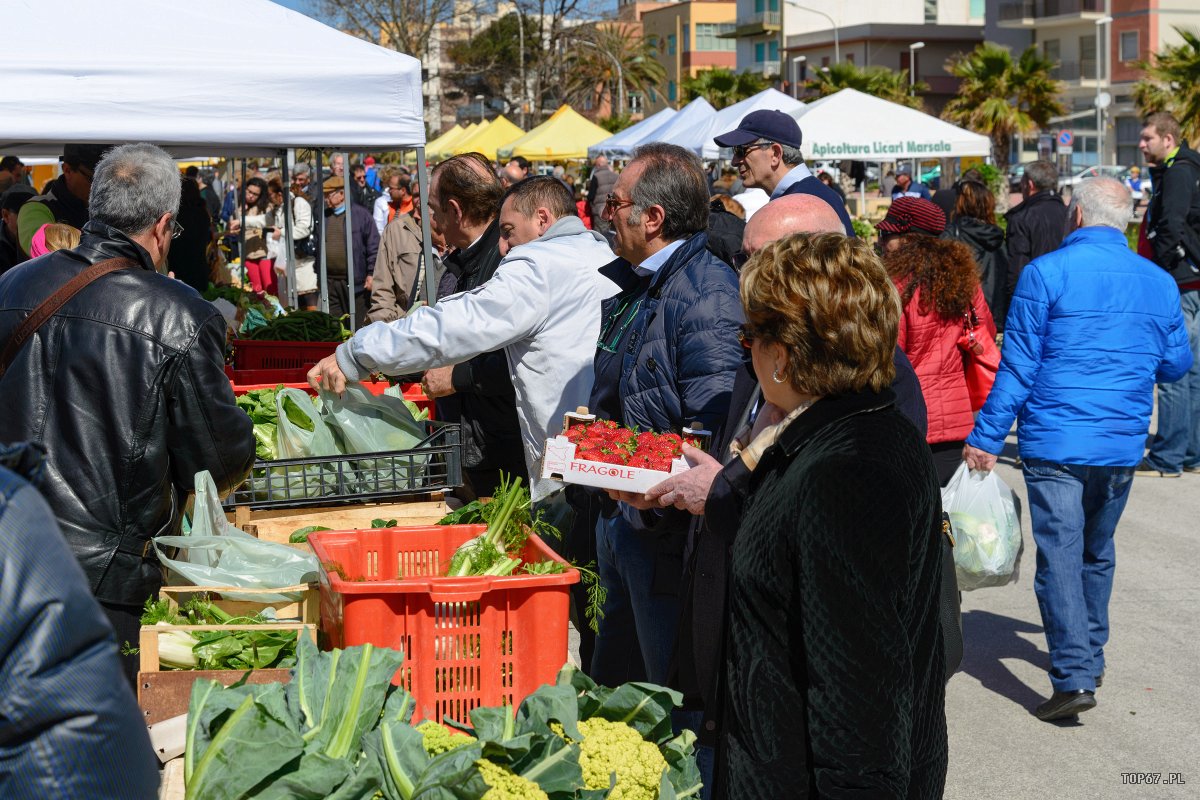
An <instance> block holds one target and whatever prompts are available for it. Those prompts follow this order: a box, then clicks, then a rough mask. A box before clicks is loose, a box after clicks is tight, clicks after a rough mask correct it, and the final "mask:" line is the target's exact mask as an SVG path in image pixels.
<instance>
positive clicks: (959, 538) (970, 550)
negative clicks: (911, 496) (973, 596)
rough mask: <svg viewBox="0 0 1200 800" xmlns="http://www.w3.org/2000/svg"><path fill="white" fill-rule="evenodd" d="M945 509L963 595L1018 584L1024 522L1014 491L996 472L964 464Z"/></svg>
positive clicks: (954, 479) (945, 497)
mask: <svg viewBox="0 0 1200 800" xmlns="http://www.w3.org/2000/svg"><path fill="white" fill-rule="evenodd" d="M942 508H943V509H944V510H945V511H946V513H947V514H949V515H950V524H951V526H952V527H953V529H954V540H955V543H954V566H955V571H956V573H957V575H958V585H959V588H960V589H962V590H963V591H971V590H973V589H982V588H984V587H985V586H1004V585H1005V584H1007V583H1011V582H1013V581H1015V580H1016V578H1017V568H1018V565H1019V562H1020V557H1021V521H1020V519H1019V518H1018V516H1017V505H1016V501H1015V499H1014V497H1013V493H1012V490H1011V489H1009V488H1008V486H1006V485H1005V483H1004V481H1002V480H1000V478H999V476H997V475H996V473H995V472H994V471H992V472H974V471H971V470H970V469H969V468H968V467H967V465H966V463H965V462H964V463H963V464H960V465H959V467H958V470H957V471H956V472H955V473H954V476H953V477H951V478H950V482H949V483H948V484H946V488H945V489H942Z"/></svg>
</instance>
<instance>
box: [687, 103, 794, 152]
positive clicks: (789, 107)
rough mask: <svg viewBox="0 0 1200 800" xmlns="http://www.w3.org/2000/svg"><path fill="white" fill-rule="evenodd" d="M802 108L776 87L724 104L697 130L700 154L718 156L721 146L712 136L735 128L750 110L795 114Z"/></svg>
mask: <svg viewBox="0 0 1200 800" xmlns="http://www.w3.org/2000/svg"><path fill="white" fill-rule="evenodd" d="M803 108H804V103H801V102H800V101H799V100H796V99H794V98H792V97H788V96H787V95H786V94H784V93H783V92H781V91H779V90H778V89H764V90H762V91H761V92H759V93H758V94H756V95H754V96H753V97H747V98H746V99H745V100H742V101H740V102H737V103H734V104H733V105H731V106H726V107H725V108H722V109H721V110H720V111H718V112H717V115H716V116H715V117H713V119H712V122H711V123H710V124H709V127H708V129H707V130H705V131H698V132H697V134H698V136H699V137H701V138H703V147H702V149H701V150H700V155H701V156H702V157H704V158H718V157H720V155H721V148H719V147H717V143H716V142H714V141H713V138H714V137H716V136H720V135H721V134H722V133H726V132H728V131H731V130H733V129H734V128H736V127H737V126H738V125H740V124H741V122H742V118H743V117H745V116H746V115H747V114H749V113H750V112H751V111H764V110H765V111H782V112H784V113H785V114H796V113H798V112H800V111H801V110H802V109H803ZM726 152H728V150H727V151H726Z"/></svg>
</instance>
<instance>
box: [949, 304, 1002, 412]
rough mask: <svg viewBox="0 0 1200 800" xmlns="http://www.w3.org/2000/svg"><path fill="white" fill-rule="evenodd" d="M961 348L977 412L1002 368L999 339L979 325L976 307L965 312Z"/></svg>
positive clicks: (960, 341) (972, 402) (959, 344)
mask: <svg viewBox="0 0 1200 800" xmlns="http://www.w3.org/2000/svg"><path fill="white" fill-rule="evenodd" d="M958 348H959V349H960V350H962V359H963V371H964V372H965V374H966V378H967V393H968V394H969V395H970V396H971V410H972V411H978V410H979V409H981V408H983V404H984V403H985V402H987V396H988V393H989V392H991V391H992V384H993V383H995V382H996V372H997V371H999V369H1000V348H998V347H996V340H995V339H993V338H992V337H991V336H989V335H988V332H987V329H986V328H984V327H983V326H981V325H980V324H979V317H977V316H976V315H975V307H974V306H972V307H971V308H970V309H968V310H967V311H965V312H964V313H963V331H962V335H960V336H959V337H958Z"/></svg>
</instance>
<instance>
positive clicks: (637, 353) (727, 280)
mask: <svg viewBox="0 0 1200 800" xmlns="http://www.w3.org/2000/svg"><path fill="white" fill-rule="evenodd" d="M708 214H709V207H708V191H707V182H706V180H705V176H704V169H703V167H702V166H701V164H700V160H699V159H698V158H697V157H696V156H695V155H693V154H692V153H690V152H688V151H687V150H684V149H683V148H681V147H677V146H675V145H669V144H651V145H646V146H644V147H641V148H639V149H638V151H637V152H636V154H635V156H634V158H633V160H632V161H631V162H630V163H629V166H627V167H626V168H625V170H624V171H623V172H622V173H621V174H620V177H618V179H617V182H616V184H615V185H614V187H613V191H612V193H610V194H609V195H608V198H607V203H606V204H605V207H604V218H605V219H606V220H608V221H609V223H610V224H611V225H612V229H613V233H614V236H615V240H616V247H615V250H616V252H617V254H618V255H619V256H621V260H619V261H616V262H614V263H612V264H610V265H608V266H607V267H604V268H603V269H602V270H601V272H602V273H604V274H605V275H607V277H609V278H610V279H612V280H613V281H614V282H615V283H617V284H618V285H619V286H621V288H622V291H621V292H620V293H619V294H617V295H616V296H614V297H612V298H610V299H608V300H606V301H605V302H604V305H603V307H602V310H601V314H600V319H601V328H600V340H599V342H598V350H597V352H596V380H595V384H594V387H593V389H592V396H591V401H590V407H591V409H592V411H593V413H595V414H597V415H598V416H600V417H601V418H605V419H613V420H617V421H618V422H620V423H621V424H622V425H625V426H627V427H635V426H636V427H637V428H638V429H639V430H654V431H658V432H660V433H661V432H667V431H674V432H675V433H679V432H680V430H681V429H682V428H683V427H684V426H690V425H692V424H693V423H695V422H699V423H702V424H703V425H704V427H705V428H706V429H708V430H710V431H717V430H718V429H719V428H720V427H721V426H722V425H723V424H724V422H725V418H726V416H727V415H728V411H729V400H730V395H731V392H732V389H733V381H734V376H735V374H736V373H737V370H738V369H739V368H740V367H741V366H742V363H743V361H744V359H745V358H746V354H745V351H744V350H743V349H742V347H741V345H740V343H739V342H738V328H739V326H740V325H741V324H742V322H744V321H745V320H744V317H743V315H742V306H741V300H740V298H739V295H738V278H737V274H736V273H735V272H734V271H733V269H732V268H731V267H730V266H729V265H727V264H725V263H724V262H723V261H721V260H720V259H718V258H717V257H716V256H714V255H712V254H711V253H709V252H708V250H707V249H705V246H706V244H707V241H708V239H707V236H706V234H705V232H704V231H705V228H706V226H707V224H708ZM616 496H617V495H614V497H616ZM640 496H641V495H638V497H640ZM689 521H690V517H689V515H688V514H687V513H686V512H682V511H677V510H675V509H667V510H661V511H660V510H655V511H645V512H642V511H638V510H637V509H635V508H633V507H632V506H630V505H628V504H626V503H608V502H606V508H605V509H604V512H603V514H602V516H601V519H600V521H599V524H598V526H597V532H596V545H597V549H598V558H597V562H598V564H599V569H598V571H599V573H600V581H601V584H602V585H603V586H604V587H605V588H607V589H608V599H607V601H606V602H605V606H604V619H603V620H602V622H601V627H600V633H599V636H598V638H597V641H596V651H595V655H594V657H593V659H592V664H591V672H590V673H589V674H591V676H592V677H593V678H595V679H596V680H597V681H599V682H600V683H601V684H604V685H607V686H616V685H618V684H620V683H624V682H625V681H630V680H650V681H653V682H655V683H666V681H667V677H668V670H669V667H670V662H671V654H672V651H673V648H674V646H675V635H676V631H677V629H678V625H679V592H680V582H681V577H682V574H683V548H684V543H685V541H686V538H687V530H688V525H689Z"/></svg>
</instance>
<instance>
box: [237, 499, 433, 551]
mask: <svg viewBox="0 0 1200 800" xmlns="http://www.w3.org/2000/svg"><path fill="white" fill-rule="evenodd" d="M449 513H450V508H449V507H448V506H447V505H446V501H445V500H444V499H443V498H442V496H441V495H437V496H435V498H434V499H432V500H422V501H416V502H409V503H379V504H366V505H358V506H322V507H320V508H277V509H270V508H268V509H261V510H257V511H255V510H251V509H250V508H247V507H245V506H238V507H237V508H235V509H234V510H233V511H231V512H229V513H227V514H226V517H227V518H228V519H229V521H230V522H232V523H233V524H234V525H236V526H238V527H239V528H241V529H242V530H244V531H246V532H247V533H250V534H253V535H255V536H257V537H258V538H260V539H262V540H264V541H268V542H278V543H282V544H288V538H289V537H290V536H291V535H292V533H293V532H294V531H297V530H299V529H300V528H307V527H309V526H310V525H323V526H324V527H326V528H329V529H331V530H335V531H345V530H354V529H356V528H369V527H371V520H373V519H394V520H396V522H397V524H398V525H432V524H434V523H435V522H437V521H438V520H440V519H441V518H442V517H444V516H446V515H447V514H449ZM292 547H296V548H299V549H301V550H308V545H307V544H295V545H292Z"/></svg>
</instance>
